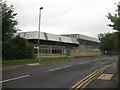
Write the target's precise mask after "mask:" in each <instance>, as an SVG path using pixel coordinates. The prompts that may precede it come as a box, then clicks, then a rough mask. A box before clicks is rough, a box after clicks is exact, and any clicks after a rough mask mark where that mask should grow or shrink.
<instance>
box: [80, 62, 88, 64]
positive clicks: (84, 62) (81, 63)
mask: <svg viewBox="0 0 120 90" xmlns="http://www.w3.org/2000/svg"><path fill="white" fill-rule="evenodd" d="M85 63H89V62H82V63H79V64H85Z"/></svg>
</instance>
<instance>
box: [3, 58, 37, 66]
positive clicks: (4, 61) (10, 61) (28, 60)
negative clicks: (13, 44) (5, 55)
mask: <svg viewBox="0 0 120 90" xmlns="http://www.w3.org/2000/svg"><path fill="white" fill-rule="evenodd" d="M30 62H31V63H32V62H37V60H36V59H18V60H3V61H2V64H3V65H9V64H10V65H13V64H23V63H30Z"/></svg>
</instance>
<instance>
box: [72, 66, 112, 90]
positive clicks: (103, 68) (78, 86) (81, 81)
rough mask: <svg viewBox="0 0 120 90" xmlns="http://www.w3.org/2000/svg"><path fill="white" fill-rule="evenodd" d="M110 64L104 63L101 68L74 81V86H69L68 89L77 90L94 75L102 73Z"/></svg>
mask: <svg viewBox="0 0 120 90" xmlns="http://www.w3.org/2000/svg"><path fill="white" fill-rule="evenodd" d="M110 66H111V65H105V66H103V67H102V68H100V69H98V70H96V71H94V72H93V73H91V74H89V75H88V76H87V77H85V78H83V79H82V80H80V81H79V82H78V83H76V84H75V85H74V86H72V87H71V88H70V90H79V89H80V88H85V87H86V86H87V85H88V84H89V83H90V82H91V81H92V80H93V79H94V78H95V76H96V75H98V74H100V73H103V72H104V71H105V70H106V69H107V68H109V67H110Z"/></svg>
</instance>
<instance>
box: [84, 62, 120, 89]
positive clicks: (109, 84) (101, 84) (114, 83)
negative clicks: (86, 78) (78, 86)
mask: <svg viewBox="0 0 120 90" xmlns="http://www.w3.org/2000/svg"><path fill="white" fill-rule="evenodd" d="M103 74H108V76H107V77H108V79H106V78H107V77H105V76H102V75H103ZM110 75H111V76H110ZM100 76H102V77H100ZM109 77H110V78H109ZM86 88H118V68H117V62H115V63H113V64H112V65H111V67H110V68H108V69H107V70H106V71H104V72H103V73H102V74H101V75H99V76H97V77H96V78H95V79H94V80H93V81H92V82H91V83H89V84H88V85H87V87H86Z"/></svg>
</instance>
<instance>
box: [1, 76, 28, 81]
mask: <svg viewBox="0 0 120 90" xmlns="http://www.w3.org/2000/svg"><path fill="white" fill-rule="evenodd" d="M29 76H30V75H24V76H19V77H16V78H11V79H7V80H3V81H0V83H4V82H8V81H13V80H17V79H20V78H25V77H29Z"/></svg>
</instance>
